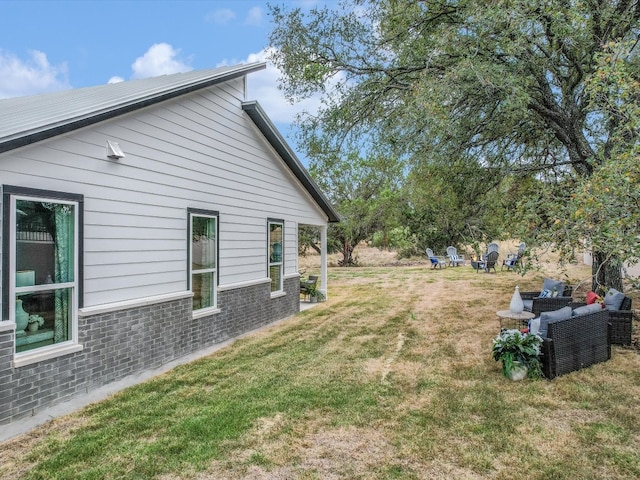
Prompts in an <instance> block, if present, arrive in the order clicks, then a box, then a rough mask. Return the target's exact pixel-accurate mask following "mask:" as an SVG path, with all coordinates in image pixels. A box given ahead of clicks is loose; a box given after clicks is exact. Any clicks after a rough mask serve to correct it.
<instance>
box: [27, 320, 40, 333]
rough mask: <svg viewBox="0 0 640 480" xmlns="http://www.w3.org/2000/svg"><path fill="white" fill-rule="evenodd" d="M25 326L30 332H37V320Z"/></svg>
mask: <svg viewBox="0 0 640 480" xmlns="http://www.w3.org/2000/svg"><path fill="white" fill-rule="evenodd" d="M27 328H28V330H29V331H30V332H37V331H38V322H31V323H30V324H29V326H28V327H27Z"/></svg>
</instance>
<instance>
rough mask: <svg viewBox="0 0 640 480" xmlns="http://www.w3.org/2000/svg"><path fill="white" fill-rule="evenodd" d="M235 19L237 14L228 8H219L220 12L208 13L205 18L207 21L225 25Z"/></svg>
mask: <svg viewBox="0 0 640 480" xmlns="http://www.w3.org/2000/svg"><path fill="white" fill-rule="evenodd" d="M234 18H236V14H235V12H234V11H233V10H230V9H228V8H219V9H218V10H214V11H213V12H210V13H208V14H207V15H206V16H205V21H207V22H212V23H217V24H218V25H224V24H226V23H229V22H230V21H231V20H233V19H234Z"/></svg>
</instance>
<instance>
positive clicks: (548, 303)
mask: <svg viewBox="0 0 640 480" xmlns="http://www.w3.org/2000/svg"><path fill="white" fill-rule="evenodd" d="M540 293H541V292H520V296H521V297H522V301H523V302H524V304H525V310H527V311H528V312H531V313H533V314H534V315H535V316H536V317H539V316H540V314H541V313H542V312H550V311H552V310H558V309H560V308H562V307H566V306H567V305H569V304H570V303H571V302H573V297H572V296H571V295H572V293H573V287H571V285H565V287H564V291H563V292H562V295H559V296H557V297H541V296H540Z"/></svg>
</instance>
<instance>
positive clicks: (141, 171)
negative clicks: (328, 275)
mask: <svg viewBox="0 0 640 480" xmlns="http://www.w3.org/2000/svg"><path fill="white" fill-rule="evenodd" d="M242 85H243V83H242V80H240V79H238V80H234V81H230V82H227V83H225V84H223V85H221V86H214V87H210V88H208V89H205V90H202V91H198V92H194V93H191V94H188V95H186V96H185V97H181V98H179V99H174V100H171V101H167V102H165V103H162V104H159V105H156V106H152V107H147V108H145V109H142V110H141V111H137V112H133V113H129V114H126V115H124V116H122V117H118V118H115V119H112V120H109V121H106V122H103V123H100V124H97V125H94V126H91V127H87V128H84V129H81V130H77V131H74V132H71V133H68V134H65V135H63V136H61V137H58V138H54V139H50V140H47V141H44V142H41V143H39V144H35V145H32V146H29V147H23V148H21V149H18V150H15V151H11V152H7V153H5V154H2V155H0V178H1V179H2V183H3V184H8V185H15V186H23V187H30V188H39V189H43V190H53V191H59V192H68V193H74V194H82V195H84V200H85V201H84V214H85V222H84V229H85V232H84V269H85V270H84V305H85V306H92V305H101V304H109V303H114V302H120V301H125V300H133V299H138V298H144V297H148V296H152V295H161V294H169V293H173V292H177V291H182V290H184V289H186V285H187V278H186V275H187V272H186V269H185V265H186V262H187V257H186V255H187V253H186V250H185V243H186V232H187V214H186V212H187V209H188V208H200V209H207V210H215V211H218V212H219V213H220V244H219V245H220V285H221V286H224V285H228V284H238V283H243V282H251V281H255V280H256V279H260V278H265V277H266V275H267V273H266V261H267V253H266V239H267V231H266V223H265V219H266V218H269V217H273V218H282V219H283V220H284V221H285V230H286V233H285V245H284V249H285V252H289V253H288V254H287V257H286V258H285V265H284V269H285V275H286V274H295V273H297V259H296V258H294V256H293V252H296V251H297V246H296V244H295V236H296V229H297V225H298V224H299V223H306V224H311V225H324V224H325V223H326V221H327V218H326V215H325V214H323V212H321V210H320V209H319V207H318V206H317V205H316V204H315V203H314V202H313V201H312V200H311V199H310V197H309V195H308V193H307V192H306V190H305V189H304V188H303V187H302V186H301V185H300V183H299V182H298V181H297V179H295V178H294V177H293V175H292V174H291V173H290V171H289V170H288V168H287V167H286V165H285V164H284V162H283V161H282V160H281V159H280V157H279V156H278V155H277V154H276V153H275V152H274V151H273V149H272V148H271V146H270V145H269V144H268V143H267V142H266V141H265V140H264V138H263V137H262V136H261V134H260V132H259V131H258V130H257V129H256V127H255V125H254V124H253V123H252V122H251V120H250V119H249V118H248V116H247V115H246V113H244V112H243V111H242V108H241V106H240V103H241V101H242V100H243V98H242V92H243V88H242ZM107 140H111V141H116V142H118V143H119V144H120V146H121V147H122V149H123V150H124V153H125V155H126V157H125V158H123V159H121V160H117V161H115V160H110V159H108V158H106V153H105V152H106V141H107Z"/></svg>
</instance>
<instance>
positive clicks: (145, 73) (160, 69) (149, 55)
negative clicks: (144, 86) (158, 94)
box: [131, 43, 193, 78]
mask: <svg viewBox="0 0 640 480" xmlns="http://www.w3.org/2000/svg"><path fill="white" fill-rule="evenodd" d="M179 54H180V50H175V49H174V48H173V47H172V46H171V45H169V44H167V43H156V44H154V45H152V46H151V47H150V48H149V50H147V51H146V53H145V54H144V55H143V56H142V57H138V58H136V60H135V62H133V64H132V65H131V68H132V69H133V75H132V77H133V78H147V77H157V76H159V75H169V74H171V73H180V72H188V71H190V70H193V69H192V68H191V66H190V65H189V64H188V63H187V61H184V60H181V59H180V58H179Z"/></svg>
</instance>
